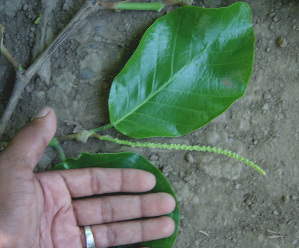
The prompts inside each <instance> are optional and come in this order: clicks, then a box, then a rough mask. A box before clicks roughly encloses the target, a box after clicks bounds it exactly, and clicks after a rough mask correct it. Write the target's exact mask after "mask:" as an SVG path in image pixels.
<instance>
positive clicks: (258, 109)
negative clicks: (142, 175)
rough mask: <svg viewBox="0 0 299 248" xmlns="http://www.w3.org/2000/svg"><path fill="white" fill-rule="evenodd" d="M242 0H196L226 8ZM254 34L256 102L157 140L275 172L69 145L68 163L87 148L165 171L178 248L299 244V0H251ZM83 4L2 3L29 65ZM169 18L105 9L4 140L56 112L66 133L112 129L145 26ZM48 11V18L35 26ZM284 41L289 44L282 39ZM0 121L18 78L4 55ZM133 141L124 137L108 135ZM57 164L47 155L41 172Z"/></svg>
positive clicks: (45, 70) (31, 90)
mask: <svg viewBox="0 0 299 248" xmlns="http://www.w3.org/2000/svg"><path fill="white" fill-rule="evenodd" d="M234 2H235V1H230V0H227V1H224V0H222V1H216V0H211V1H207V0H206V1H203V0H200V1H195V5H198V6H204V7H207V8H210V7H222V6H228V5H230V4H232V3H234ZM246 2H248V3H249V4H250V6H251V8H252V12H253V23H254V29H255V34H256V55H255V62H254V72H253V75H252V78H251V81H250V83H249V87H248V90H247V93H246V95H245V96H244V97H243V98H242V99H240V100H239V101H237V102H236V103H234V104H233V105H232V107H231V108H230V109H229V110H228V111H227V112H226V113H224V114H223V115H221V116H220V117H218V118H217V119H215V120H214V121H213V122H211V123H209V124H208V125H207V126H205V127H204V128H201V129H200V130H197V131H195V132H193V133H191V134H189V135H186V136H183V137H181V138H176V139H168V138H162V139H157V138H155V139H149V140H151V141H155V142H165V143H166V142H167V143H183V144H192V145H197V144H200V145H210V146H216V147H220V148H224V149H227V150H232V151H234V152H237V153H239V154H240V155H243V156H245V157H247V158H249V159H251V160H254V161H255V162H257V164H259V165H260V166H261V167H262V168H264V169H265V170H266V171H267V175H266V176H265V177H263V176H261V175H259V174H258V173H257V172H255V171H253V170H252V169H250V168H247V167H246V166H244V165H243V164H241V163H239V162H236V161H234V160H232V159H228V158H225V157H222V156H217V155H213V154H206V153H199V152H191V153H186V152H176V151H163V150H149V149H133V148H128V147H125V146H121V145H116V144H111V143H108V142H101V141H95V140H89V141H88V142H87V143H86V144H82V143H78V142H75V141H67V142H64V143H63V148H64V149H65V151H66V154H67V156H69V157H77V156H78V154H80V153H81V152H91V153H95V152H121V151H135V152H138V153H140V154H141V155H143V156H145V157H146V158H148V159H149V160H150V161H151V162H152V163H153V164H155V165H156V166H158V167H159V168H161V170H162V171H163V172H164V173H165V175H166V176H167V177H168V179H169V180H170V182H171V183H172V185H173V187H174V189H175V191H176V193H177V196H178V199H179V204H180V207H181V212H182V219H181V227H180V231H179V236H178V240H177V242H176V245H175V247H223V248H224V247H299V164H298V161H299V150H298V147H299V125H298V120H299V78H298V76H299V65H298V62H299V2H298V1H297V0H273V1H269V0H260V1H250V0H248V1H246ZM82 3H83V0H52V1H45V0H41V1H33V0H0V23H3V24H4V25H5V27H6V34H5V45H6V47H7V48H8V49H9V50H10V51H11V52H12V54H13V55H14V56H15V57H16V59H17V60H18V61H19V62H20V63H21V64H22V65H23V67H24V68H26V67H28V66H29V65H30V64H31V63H32V61H34V59H35V58H36V56H37V55H38V54H40V53H41V52H42V51H43V49H44V48H45V47H46V46H47V45H48V44H49V43H50V42H51V41H52V40H53V39H54V37H55V36H56V35H57V34H58V33H59V31H61V30H62V29H63V27H64V26H65V25H66V24H67V23H68V21H69V20H70V19H71V18H72V16H74V14H75V13H76V12H77V11H78V10H79V9H80V6H81V4H82ZM173 9H174V8H168V9H166V10H163V11H162V12H161V13H155V12H143V11H141V12H136V11H123V12H119V13H116V12H114V11H100V12H98V13H96V14H93V15H91V16H89V17H88V18H87V19H86V20H85V21H83V23H81V24H80V26H79V27H78V29H77V30H76V31H75V32H73V33H72V35H71V36H70V37H69V38H68V39H67V40H66V42H65V43H64V44H63V45H62V46H61V47H60V48H59V50H58V51H57V52H56V53H55V54H54V55H53V56H52V57H51V59H49V60H48V61H47V62H46V63H45V64H44V65H43V66H42V67H41V69H40V70H39V71H38V73H37V75H36V76H35V77H34V78H33V79H32V81H31V83H30V84H29V85H28V86H27V87H26V89H25V91H24V92H23V94H22V98H21V99H20V100H19V102H18V105H17V108H16V110H15V112H14V114H13V116H12V118H11V120H10V123H9V125H8V128H7V130H6V133H5V136H4V138H3V139H4V140H7V141H8V140H10V139H11V138H12V137H13V135H14V134H15V133H16V131H17V130H18V129H19V128H20V127H22V126H23V125H25V124H26V123H28V122H29V121H30V119H31V118H32V117H33V116H34V115H35V114H36V113H37V112H38V110H39V109H40V108H41V107H43V106H45V105H49V106H51V107H53V108H54V109H55V111H56V114H57V117H58V130H57V136H61V135H65V134H69V133H72V132H73V131H74V129H75V131H76V130H79V129H80V128H85V129H89V128H94V127H97V126H101V125H104V124H107V123H108V122H109V115H108V103H107V100H108V94H109V89H110V86H111V83H112V81H113V78H114V77H115V76H116V75H117V73H118V72H120V70H121V69H122V67H123V66H124V64H125V63H126V61H127V60H128V58H129V57H130V56H131V55H132V53H133V52H134V50H135V48H136V47H137V45H138V42H139V41H140V38H141V36H142V34H143V33H144V31H145V30H146V29H147V28H148V27H149V26H150V25H151V24H152V23H153V22H154V21H155V20H156V19H157V18H158V17H159V16H162V15H164V14H166V13H168V12H169V11H172V10H173ZM39 14H42V20H41V22H40V23H39V24H38V25H36V24H34V20H35V19H36V18H37V17H38V16H39ZM280 37H281V38H280ZM0 79H1V84H0V114H2V112H3V109H4V108H5V106H6V103H7V101H8V98H9V95H10V93H11V90H12V87H13V84H14V71H13V69H12V68H11V67H10V65H9V64H8V62H7V61H6V60H5V59H4V58H3V57H0ZM107 133H108V134H110V135H113V136H115V137H123V136H122V135H120V134H119V133H118V132H117V131H115V130H109V131H107ZM57 162H59V160H58V158H57V156H56V154H55V152H54V151H53V150H52V149H51V148H48V149H47V151H46V153H45V155H44V156H43V158H42V160H41V162H40V163H39V166H38V168H37V169H38V170H43V169H47V168H51V167H52V166H53V165H54V164H55V163H57Z"/></svg>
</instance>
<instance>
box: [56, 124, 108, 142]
mask: <svg viewBox="0 0 299 248" xmlns="http://www.w3.org/2000/svg"><path fill="white" fill-rule="evenodd" d="M111 127H113V125H112V124H107V125H105V126H102V127H98V128H95V129H91V130H82V131H80V132H78V133H74V134H69V135H65V136H61V137H59V138H57V140H59V141H65V140H77V141H81V142H83V143H85V142H86V141H87V139H88V138H89V137H90V136H93V135H94V134H96V133H97V132H101V131H103V130H107V129H109V128H111ZM82 138H83V139H82Z"/></svg>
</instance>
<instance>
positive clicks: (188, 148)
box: [93, 134, 266, 175]
mask: <svg viewBox="0 0 299 248" xmlns="http://www.w3.org/2000/svg"><path fill="white" fill-rule="evenodd" d="M93 137H95V138H98V139H100V140H106V141H111V142H114V143H117V144H121V145H127V146H131V147H146V148H159V149H169V150H186V151H200V152H213V153H217V154H221V155H225V156H228V157H231V158H235V159H237V160H239V161H241V162H243V163H245V164H247V165H249V166H250V167H251V168H253V169H255V170H256V171H258V172H259V173H261V174H262V175H266V172H265V171H264V170H263V169H262V168H260V167H259V166H258V165H256V164H255V163H253V162H251V161H250V160H248V159H247V158H244V157H242V156H240V155H239V154H236V153H234V152H231V151H227V150H222V149H220V148H216V147H209V146H188V145H181V144H160V143H148V142H132V141H128V140H119V139H115V138H112V137H107V136H100V135H96V134H95V135H93Z"/></svg>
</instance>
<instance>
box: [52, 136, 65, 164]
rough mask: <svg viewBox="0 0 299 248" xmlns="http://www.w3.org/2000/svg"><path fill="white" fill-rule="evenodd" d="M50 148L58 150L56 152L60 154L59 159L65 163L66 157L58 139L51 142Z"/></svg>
mask: <svg viewBox="0 0 299 248" xmlns="http://www.w3.org/2000/svg"><path fill="white" fill-rule="evenodd" d="M49 146H52V147H54V148H55V149H56V151H57V152H58V154H59V157H60V159H61V161H62V162H63V161H64V160H65V155H64V152H63V149H62V147H61V146H60V145H59V142H58V140H57V139H56V138H53V139H52V140H51V141H50V143H49Z"/></svg>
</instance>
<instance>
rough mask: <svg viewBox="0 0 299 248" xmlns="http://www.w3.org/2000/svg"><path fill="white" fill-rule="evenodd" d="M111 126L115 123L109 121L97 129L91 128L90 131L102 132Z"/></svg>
mask: <svg viewBox="0 0 299 248" xmlns="http://www.w3.org/2000/svg"><path fill="white" fill-rule="evenodd" d="M111 127H113V125H112V124H110V123H109V124H107V125H105V126H102V127H98V128H95V129H91V130H89V131H90V132H94V133H98V132H101V131H103V130H107V129H109V128H111Z"/></svg>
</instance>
